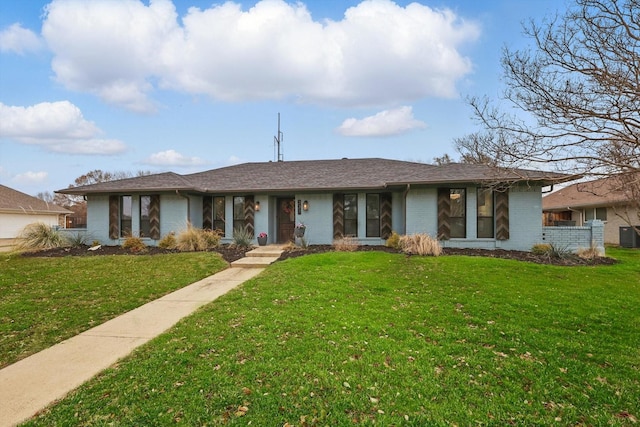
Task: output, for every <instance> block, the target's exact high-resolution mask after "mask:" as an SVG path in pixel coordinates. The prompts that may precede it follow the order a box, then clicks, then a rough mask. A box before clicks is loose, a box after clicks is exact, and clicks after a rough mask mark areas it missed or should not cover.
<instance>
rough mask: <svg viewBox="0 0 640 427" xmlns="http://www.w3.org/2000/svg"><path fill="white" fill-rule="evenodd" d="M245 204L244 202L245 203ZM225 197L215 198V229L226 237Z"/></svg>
mask: <svg viewBox="0 0 640 427" xmlns="http://www.w3.org/2000/svg"><path fill="white" fill-rule="evenodd" d="M243 204H244V202H243ZM224 224H225V220H224V197H214V198H213V229H214V230H218V231H219V232H220V233H222V236H223V237H224V228H225V225H224Z"/></svg>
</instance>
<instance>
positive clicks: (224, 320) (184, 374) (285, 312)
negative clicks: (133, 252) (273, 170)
mask: <svg viewBox="0 0 640 427" xmlns="http://www.w3.org/2000/svg"><path fill="white" fill-rule="evenodd" d="M610 254H612V255H613V256H616V257H618V258H619V259H621V260H622V262H621V263H619V264H616V265H613V266H600V267H555V266H545V265H536V264H531V263H523V262H518V261H511V260H501V259H488V258H480V257H464V256H445V257H439V258H423V257H405V256H403V255H400V254H387V253H380V252H354V253H326V254H319V255H310V256H305V257H300V258H295V259H290V260H287V261H284V262H279V263H276V264H274V265H272V266H271V267H269V268H268V269H267V270H266V271H265V272H264V273H262V274H261V275H260V276H258V277H256V278H254V279H252V280H250V281H249V282H246V283H245V284H244V285H241V286H240V287H238V288H237V289H235V290H233V291H232V292H230V293H228V294H227V295H225V296H223V297H221V298H219V299H218V300H216V301H214V302H212V303H211V304H209V305H207V306H206V307H203V308H202V309H200V310H199V311H198V312H197V313H195V314H194V315H192V316H190V317H188V318H186V319H184V320H183V321H181V322H180V323H179V324H178V325H176V327H174V328H173V329H172V330H171V331H170V332H168V333H166V334H163V335H162V336H160V337H158V338H156V339H155V340H153V341H152V342H150V343H149V344H147V345H145V346H143V347H141V348H139V349H138V350H136V351H135V352H134V354H133V355H132V356H130V357H128V358H126V359H125V360H123V361H122V362H120V363H118V364H117V365H116V366H114V367H113V368H110V369H109V370H107V371H105V372H104V373H103V374H102V375H100V376H98V377H97V378H96V379H94V380H92V381H90V382H89V383H87V384H85V385H84V386H82V387H81V388H79V389H78V390H77V391H75V392H73V393H71V394H70V395H69V396H68V397H67V398H66V399H64V400H63V401H62V402H60V403H59V404H58V405H56V406H54V407H53V408H51V409H50V410H47V411H45V412H43V413H42V414H41V415H40V416H39V417H38V418H37V419H35V420H32V421H31V422H30V423H29V425H47V426H48V425H68V424H73V425H127V426H134V425H169V424H174V423H179V424H183V425H190V426H191V425H222V424H224V425H249V424H250V425H254V426H283V425H295V426H312V425H352V424H359V423H364V424H373V423H374V422H375V423H376V424H377V425H384V426H391V425H403V426H404V425H408V426H424V425H465V426H467V425H509V424H513V425H620V426H622V425H631V424H633V423H635V422H637V420H638V418H640V403H639V399H638V396H640V255H639V254H638V252H637V251H635V252H634V251H624V250H612V251H610Z"/></svg>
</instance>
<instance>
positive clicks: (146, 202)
mask: <svg viewBox="0 0 640 427" xmlns="http://www.w3.org/2000/svg"><path fill="white" fill-rule="evenodd" d="M150 208H151V196H140V237H150V236H151V221H150V219H149V209H150Z"/></svg>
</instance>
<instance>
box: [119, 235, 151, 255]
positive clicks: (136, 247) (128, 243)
mask: <svg viewBox="0 0 640 427" xmlns="http://www.w3.org/2000/svg"><path fill="white" fill-rule="evenodd" d="M122 247H123V248H124V249H126V250H128V251H130V252H143V251H145V250H146V249H147V245H145V244H144V242H143V241H142V239H141V238H140V237H134V236H129V237H127V238H126V239H124V243H123V244H122Z"/></svg>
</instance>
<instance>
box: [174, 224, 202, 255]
mask: <svg viewBox="0 0 640 427" xmlns="http://www.w3.org/2000/svg"><path fill="white" fill-rule="evenodd" d="M176 247H177V248H178V249H179V250H181V251H187V252H193V251H203V250H205V249H206V247H207V243H206V242H205V241H204V237H203V235H202V233H201V232H200V230H198V229H197V228H195V227H192V226H191V225H188V226H187V228H186V229H185V230H183V231H181V232H180V234H178V237H177V244H176Z"/></svg>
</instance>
